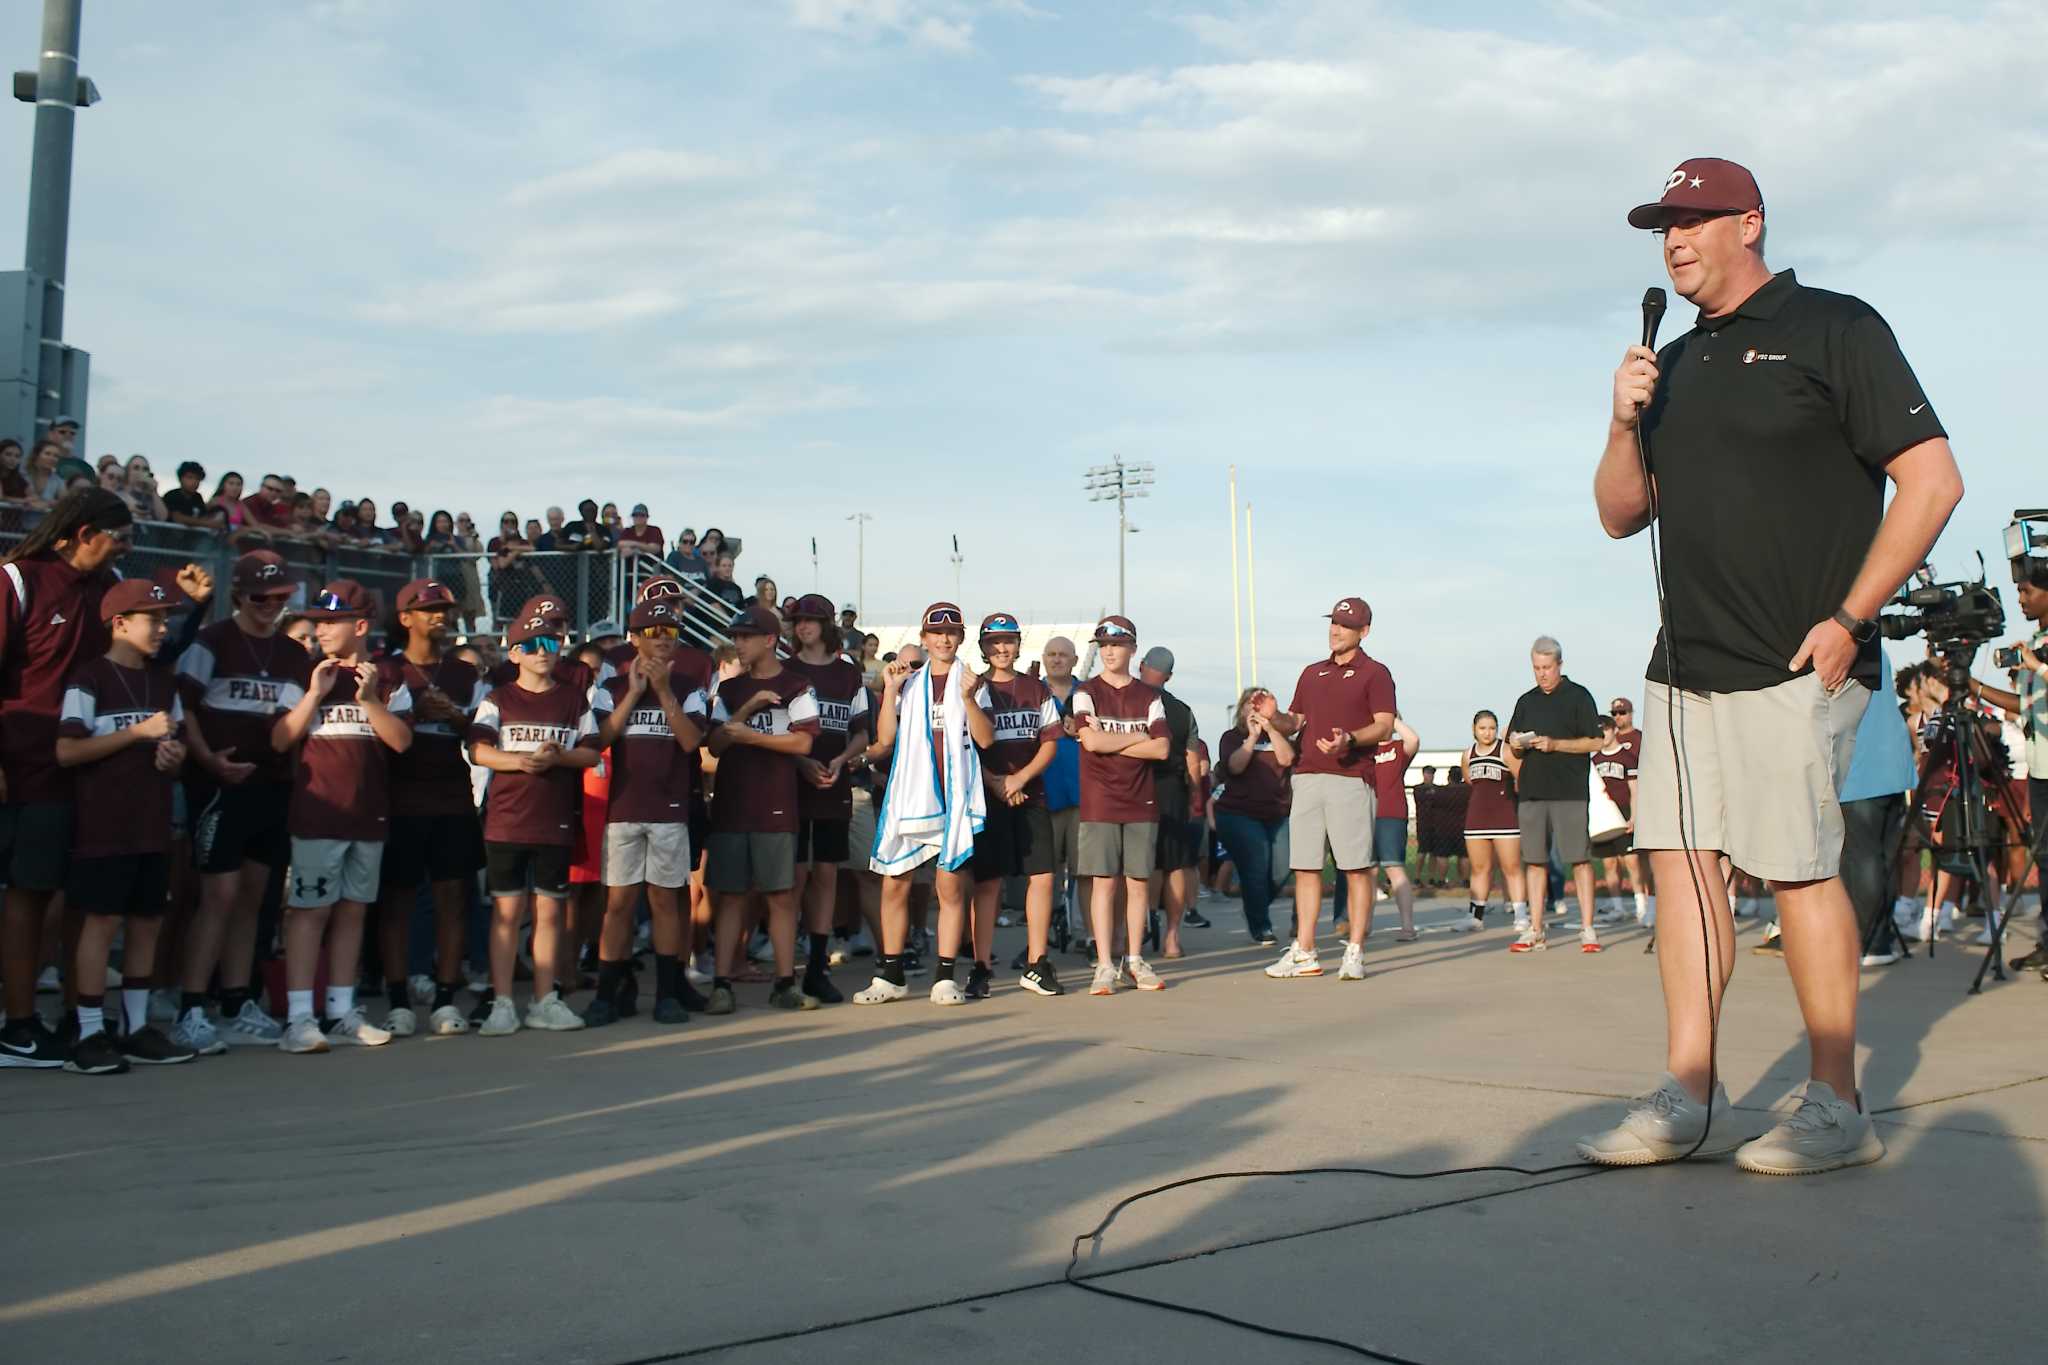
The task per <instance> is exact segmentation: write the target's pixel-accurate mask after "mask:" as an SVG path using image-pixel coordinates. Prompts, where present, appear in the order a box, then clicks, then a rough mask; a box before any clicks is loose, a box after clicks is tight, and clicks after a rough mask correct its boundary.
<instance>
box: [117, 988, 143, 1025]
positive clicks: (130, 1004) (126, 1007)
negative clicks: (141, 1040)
mask: <svg viewBox="0 0 2048 1365" xmlns="http://www.w3.org/2000/svg"><path fill="white" fill-rule="evenodd" d="M121 1013H122V1015H123V1016H124V1017H125V1018H126V1019H127V1020H128V1031H129V1032H130V1033H140V1032H142V1030H144V1029H146V1028H148V1027H149V988H148V987H147V986H145V987H143V988H142V989H141V990H137V989H136V988H135V987H133V986H123V987H122V988H121Z"/></svg>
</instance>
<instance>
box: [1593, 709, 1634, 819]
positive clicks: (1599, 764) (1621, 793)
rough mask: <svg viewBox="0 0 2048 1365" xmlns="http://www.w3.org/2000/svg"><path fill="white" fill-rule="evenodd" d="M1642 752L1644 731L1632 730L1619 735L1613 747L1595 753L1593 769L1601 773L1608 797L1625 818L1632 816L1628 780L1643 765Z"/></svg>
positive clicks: (1601, 779)
mask: <svg viewBox="0 0 2048 1365" xmlns="http://www.w3.org/2000/svg"><path fill="white" fill-rule="evenodd" d="M1642 754H1643V732H1642V731H1641V730H1631V731H1629V732H1628V733H1627V734H1626V735H1617V736H1616V737H1615V744H1614V747H1613V748H1612V749H1602V750H1601V751H1600V752H1599V753H1596V754H1594V755H1593V771H1594V772H1596V773H1598V774H1599V775H1600V781H1601V783H1602V784H1603V785H1605V786H1606V788H1607V799H1608V800H1610V801H1612V802H1613V803H1614V804H1615V807H1616V808H1617V809H1618V810H1620V811H1621V814H1622V818H1623V819H1628V818H1630V812H1629V799H1628V780H1629V779H1630V778H1631V777H1634V776H1635V775H1636V769H1637V768H1638V767H1639V766H1641V762H1642Z"/></svg>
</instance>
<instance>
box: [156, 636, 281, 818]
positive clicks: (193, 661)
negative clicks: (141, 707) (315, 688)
mask: <svg viewBox="0 0 2048 1365" xmlns="http://www.w3.org/2000/svg"><path fill="white" fill-rule="evenodd" d="M312 672H313V660H312V659H311V657H309V656H308V655H307V653H306V651H305V650H304V649H303V648H301V647H300V645H299V642H298V641H297V640H294V639H292V638H291V637H290V636H289V635H284V634H276V635H250V634H249V633H247V632H246V631H244V630H243V629H242V628H241V627H240V626H238V625H236V624H235V621H234V618H233V617H229V618H228V619H227V620H225V621H216V622H214V623H213V624H212V625H210V626H206V627H204V628H203V629H201V630H200V632H199V634H198V636H197V637H195V638H194V639H193V641H192V643H191V644H190V645H189V646H188V647H187V648H186V650H185V652H184V653H183V654H181V655H179V656H178V690H179V692H180V694H181V695H182V696H183V697H184V698H185V711H186V713H187V714H188V715H189V716H190V717H191V718H192V723H193V724H194V725H195V726H197V727H198V728H199V732H200V733H201V734H203V735H204V736H205V737H206V746H207V747H208V748H209V749H211V750H213V751H214V752H215V753H216V754H218V753H220V752H221V751H222V750H224V749H230V748H231V749H233V750H234V752H233V753H232V754H229V755H228V756H227V757H228V758H229V760H230V761H232V762H235V763H253V764H255V765H256V771H255V772H253V773H251V774H249V778H248V780H249V781H250V782H289V781H291V776H292V756H291V755H290V754H288V753H287V754H281V753H279V752H278V751H277V750H275V749H273V748H271V747H270V729H271V725H272V723H273V722H274V721H276V719H277V718H278V716H279V715H280V714H281V713H283V712H286V711H289V710H291V709H292V708H293V707H294V706H297V705H298V704H299V698H301V697H303V696H305V695H306V682H307V680H308V679H309V678H310V677H311V676H312Z"/></svg>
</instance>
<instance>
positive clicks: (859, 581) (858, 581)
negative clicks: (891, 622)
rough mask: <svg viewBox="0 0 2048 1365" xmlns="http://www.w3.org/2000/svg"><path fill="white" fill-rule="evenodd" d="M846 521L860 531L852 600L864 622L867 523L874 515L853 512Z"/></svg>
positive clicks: (865, 609) (866, 607) (866, 588)
mask: <svg viewBox="0 0 2048 1365" xmlns="http://www.w3.org/2000/svg"><path fill="white" fill-rule="evenodd" d="M846 519H847V520H848V521H850V522H852V523H853V524H854V525H855V526H857V527H858V528H859V530H860V537H859V546H860V548H859V549H858V550H856V551H855V552H854V553H855V554H856V556H858V557H857V558H856V559H855V560H854V562H853V564H854V569H853V600H854V604H855V605H856V606H858V607H859V608H860V611H861V619H862V620H863V621H865V620H866V619H867V610H868V523H869V522H871V521H873V520H874V519H875V514H874V513H872V512H853V513H850V514H848V516H847V518H846Z"/></svg>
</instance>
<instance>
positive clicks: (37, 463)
mask: <svg viewBox="0 0 2048 1365" xmlns="http://www.w3.org/2000/svg"><path fill="white" fill-rule="evenodd" d="M63 458H64V447H62V446H60V445H58V444H57V443H56V442H55V441H39V442H37V443H36V448H35V451H34V453H33V454H31V455H30V456H29V461H28V499H29V501H30V502H32V503H35V504H36V505H37V506H39V507H54V506H55V505H56V503H57V499H59V498H61V497H63V496H64V476H63V475H61V474H59V473H58V472H57V462H58V461H59V460H62V459H63Z"/></svg>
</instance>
